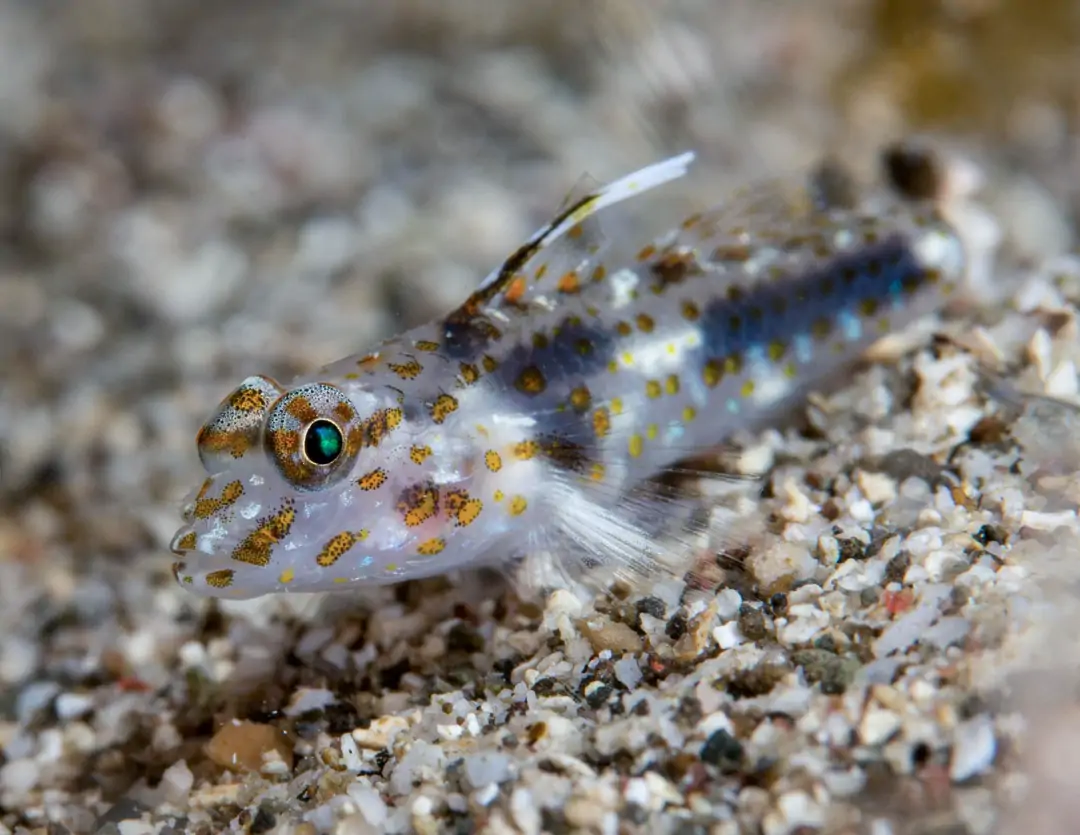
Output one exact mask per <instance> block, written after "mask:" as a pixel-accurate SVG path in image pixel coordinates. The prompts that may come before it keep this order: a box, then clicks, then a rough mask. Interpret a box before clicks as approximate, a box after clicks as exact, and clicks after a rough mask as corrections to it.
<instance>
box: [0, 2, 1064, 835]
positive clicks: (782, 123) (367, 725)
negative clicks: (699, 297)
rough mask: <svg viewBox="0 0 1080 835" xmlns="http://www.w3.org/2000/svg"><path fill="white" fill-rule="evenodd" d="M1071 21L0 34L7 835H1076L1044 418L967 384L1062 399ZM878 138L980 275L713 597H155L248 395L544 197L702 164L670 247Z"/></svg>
mask: <svg viewBox="0 0 1080 835" xmlns="http://www.w3.org/2000/svg"><path fill="white" fill-rule="evenodd" d="M1072 6H1075V4H1068V3H1065V4H1061V3H1054V2H1048V3H1046V4H1039V5H1037V6H1033V7H1032V10H1030V11H1024V9H1023V7H1022V6H1021V4H1017V3H1015V2H1007V1H1006V0H1002V2H996V3H969V2H952V3H940V4H939V3H933V2H922V0H920V2H917V3H905V4H900V5H898V4H897V3H890V2H880V3H879V2H874V3H858V2H854V1H853V0H850V1H849V2H840V0H829V2H815V3H796V2H775V3H760V2H753V3H752V2H749V0H746V2H730V3H720V2H714V3H709V2H705V0H684V1H683V2H664V3H652V4H650V3H647V2H645V0H640V2H630V0H626V2H625V3H595V4H592V5H588V4H583V3H580V2H561V0H548V2H528V3H499V2H497V0H490V2H480V0H460V2H457V3H440V2H436V0H400V1H399V2H396V3H391V2H389V0H385V2H374V0H373V2H368V3H362V2H356V3H348V2H344V1H343V0H342V1H341V2H331V1H330V0H315V2H304V3H300V2H297V3H287V2H267V3H230V4H225V3H222V4H208V3H196V2H193V0H154V2H143V3H139V4H130V3H126V2H124V0H79V2H78V3H60V2H49V0H42V2H36V3H29V2H14V0H8V1H7V2H3V3H0V361H2V367H3V373H2V375H0V569H2V572H0V634H2V638H0V832H5V833H6V832H67V831H71V832H106V833H122V835H137V834H140V835H141V833H155V832H160V833H166V832H169V833H173V832H177V833H178V832H199V833H211V832H221V831H237V832H251V833H269V832H280V833H290V832H291V833H320V832H334V833H342V834H343V835H345V834H346V833H347V834H348V835H361V833H379V832H387V833H403V832H413V831H415V832H418V833H437V832H447V833H469V832H478V833H479V832H485V833H524V835H533V833H540V832H550V833H571V832H573V833H578V832H580V833H604V835H607V833H612V834H614V833H646V832H647V833H650V835H669V833H670V835H675V834H676V833H678V835H691V833H695V834H696V833H715V834H716V835H734V833H759V832H760V833H764V835H781V833H792V835H794V833H799V834H800V835H809V833H816V832H828V833H872V834H873V835H889V833H897V835H900V833H927V835H929V833H935V835H945V833H948V835H960V833H973V835H982V834H983V833H1016V832H1022V833H1025V835H1035V834H1036V833H1040V834H1041V833H1065V832H1072V831H1076V830H1077V827H1078V826H1080V824H1078V823H1077V820H1080V799H1078V794H1080V793H1078V792H1077V788H1078V787H1080V778H1078V777H1077V774H1078V771H1077V765H1078V761H1080V757H1078V755H1077V753H1076V751H1077V750H1078V748H1080V710H1078V706H1077V701H1076V693H1077V692H1078V690H1077V684H1078V683H1080V682H1078V681H1077V676H1076V674H1075V671H1076V669H1077V661H1078V660H1080V653H1078V652H1077V640H1076V636H1077V634H1078V632H1080V629H1078V627H1080V617H1077V615H1076V614H1075V612H1076V609H1077V605H1076V594H1077V589H1078V588H1080V586H1078V584H1077V581H1078V580H1080V571H1078V569H1077V563H1076V556H1077V544H1078V536H1077V516H1076V508H1077V502H1078V501H1080V491H1078V489H1077V486H1076V483H1075V479H1074V478H1073V475H1074V472H1075V468H1076V465H1077V462H1078V461H1080V456H1077V455H1075V449H1076V444H1075V440H1074V438H1073V433H1072V428H1073V427H1072V424H1073V417H1072V414H1071V412H1070V411H1069V410H1068V409H1067V408H1063V407H1054V406H1051V405H1047V404H1042V405H1040V406H1039V407H1038V408H1034V407H1032V406H1031V404H1028V405H1027V406H1026V407H1024V408H1026V411H1020V410H1018V409H1016V408H1013V407H1011V406H1010V407H1008V408H1006V407H1005V406H1004V405H1003V404H1002V403H1001V402H1000V401H997V400H994V399H992V398H990V397H988V396H987V395H986V393H985V391H983V390H982V389H981V388H980V387H979V377H978V374H977V373H976V367H977V366H976V357H977V356H979V357H980V358H981V359H987V358H990V359H994V358H995V353H996V355H997V356H996V359H997V360H998V361H1001V362H1004V363H1007V364H1008V366H1009V367H1010V369H1011V373H1012V375H1013V380H1014V381H1015V382H1016V383H1017V384H1019V385H1021V386H1022V387H1024V388H1025V390H1027V391H1031V392H1039V391H1042V392H1047V393H1052V394H1055V395H1057V396H1058V397H1061V398H1064V399H1066V400H1069V399H1072V400H1076V395H1077V372H1076V365H1075V364H1076V362H1077V361H1078V360H1080V343H1078V339H1077V326H1076V323H1075V303H1076V301H1077V299H1078V298H1080V261H1077V260H1075V259H1073V258H1072V257H1070V256H1069V255H1068V252H1069V251H1070V249H1071V248H1072V246H1073V242H1074V226H1073V222H1072V218H1073V217H1075V210H1076V208H1077V205H1078V202H1077V194H1078V193H1080V192H1078V188H1077V184H1078V183H1080V164H1078V163H1080V144H1078V141H1077V133H1076V128H1075V126H1076V124H1077V120H1078V119H1080V97H1078V96H1077V93H1076V88H1075V84H1074V83H1070V82H1069V81H1068V79H1070V78H1075V77H1076V74H1075V70H1076V62H1077V55H1078V54H1080V47H1078V46H1077V44H1078V41H1077V39H1076V34H1077V21H1076V19H1075V16H1076V14H1077V12H1076V10H1075V9H1072V10H1071V11H1070V8H1071V7H1072ZM913 131H922V132H925V133H930V134H934V135H935V137H936V141H938V142H940V143H941V146H942V147H943V148H945V149H947V150H948V152H949V153H950V154H953V155H954V156H953V157H951V158H953V159H958V160H966V161H967V162H966V163H965V164H966V165H968V166H969V168H968V169H963V167H961V169H960V170H968V171H969V172H970V171H977V172H979V173H980V175H981V178H982V180H981V186H980V188H979V190H978V191H976V192H974V195H973V199H974V200H975V203H974V204H973V205H969V206H967V207H966V208H965V209H964V215H963V216H964V217H966V218H967V221H968V224H969V228H970V231H971V234H972V240H974V241H976V242H977V243H979V245H980V246H983V247H984V248H985V247H986V246H987V245H988V244H990V243H991V242H993V241H994V240H995V239H997V240H999V242H1000V246H999V248H998V249H997V252H996V254H997V257H996V259H994V260H993V261H989V260H986V259H984V260H981V261H980V262H979V264H978V267H977V272H978V275H977V278H978V279H979V280H978V281H977V282H976V287H977V293H976V296H977V298H976V303H975V304H973V305H969V306H967V307H966V308H964V309H962V310H960V311H959V312H957V313H954V314H952V315H951V316H950V317H949V318H946V319H943V320H938V321H935V322H930V323H928V324H927V325H926V326H925V327H923V328H921V329H919V332H918V334H917V335H916V336H915V337H913V338H912V339H911V340H909V341H908V342H907V344H905V345H903V346H901V348H900V349H899V350H894V351H891V352H886V353H884V354H883V355H882V357H881V359H880V361H878V362H876V363H874V364H867V365H865V366H863V367H862V368H861V369H860V370H859V372H858V373H857V374H855V375H853V377H852V378H851V380H850V381H849V383H848V384H847V386H846V387H844V388H842V389H840V390H837V391H834V392H830V393H829V394H828V396H827V397H822V398H819V399H817V400H816V401H815V402H814V404H813V406H812V407H810V408H808V409H807V410H805V414H803V415H801V416H798V417H799V420H797V421H796V428H793V429H789V430H785V431H784V432H780V431H767V432H764V433H762V434H761V435H759V436H757V437H751V438H744V439H743V441H744V443H745V445H746V446H747V447H748V448H749V449H752V450H754V451H755V455H757V456H758V458H757V460H758V461H765V462H767V463H768V464H769V465H770V470H769V473H768V475H767V477H766V480H765V484H764V485H763V491H762V492H763V498H761V500H760V504H759V506H758V512H759V516H760V519H761V520H762V522H761V528H760V529H759V530H756V531H755V534H754V536H753V537H752V538H751V540H750V541H749V542H748V543H747V547H746V548H745V549H743V552H742V557H743V565H742V569H741V570H740V571H728V572H727V573H725V574H723V575H722V577H723V579H724V583H723V584H722V585H721V586H720V587H719V588H718V589H717V591H716V592H715V593H709V594H706V595H704V596H703V597H702V596H698V597H697V598H695V599H693V600H688V599H685V598H684V595H683V591H684V589H683V586H682V585H681V584H680V583H679V582H675V581H672V582H664V583H660V584H658V585H657V586H656V587H655V588H651V589H646V590H645V591H644V592H640V593H639V592H635V593H633V594H631V595H630V596H628V597H626V598H625V599H614V600H612V599H604V598H599V599H597V600H595V601H590V600H585V601H582V600H578V599H576V598H574V597H573V596H571V595H569V594H568V593H566V592H556V593H553V594H550V595H548V596H540V597H538V598H536V599H534V600H524V601H523V600H519V599H518V598H517V597H516V596H515V595H514V594H513V593H512V592H511V591H509V590H508V589H506V588H503V587H502V586H500V585H498V584H495V583H491V582H489V581H487V580H482V579H478V578H477V577H472V576H465V577H462V578H453V579H452V581H445V580H436V581H430V582H425V583H415V584H410V585H406V586H402V587H399V588H391V589H382V590H378V591H375V592H372V593H370V594H364V595H356V596H352V595H350V596H346V597H338V598H336V599H335V600H334V601H333V608H332V609H326V608H320V607H319V605H318V604H317V602H313V601H312V600H310V599H309V598H302V597H290V598H288V599H285V598H266V599H261V600H257V601H254V602H251V603H246V604H243V605H240V604H229V605H220V606H219V605H216V604H213V603H210V602H208V601H205V600H202V599H198V598H196V597H194V596H192V595H190V594H188V593H186V592H184V591H182V590H181V589H179V588H177V587H176V586H175V585H174V583H173V581H172V578H171V576H170V573H169V565H170V562H171V558H170V555H169V553H168V550H167V547H166V546H167V542H168V540H169V537H170V535H171V533H172V531H173V530H174V528H175V527H176V524H177V516H178V510H177V506H178V502H179V500H180V499H181V497H182V496H183V495H184V494H185V493H186V492H187V491H188V490H189V489H190V488H191V487H192V486H194V485H197V484H198V483H199V481H200V478H201V477H200V468H199V464H198V460H197V458H196V455H195V448H194V443H193V439H194V434H195V431H196V429H197V428H198V426H199V425H200V423H201V421H202V420H203V419H204V418H205V417H206V415H207V414H208V412H209V411H210V409H211V408H212V407H213V406H214V405H215V404H216V403H217V402H218V400H219V399H220V398H221V397H222V396H223V395H224V394H226V393H227V392H228V391H229V390H231V389H232V388H233V386H235V385H236V383H237V382H239V381H240V380H241V379H242V378H244V377H245V376H247V375H248V374H250V373H255V372H265V373H269V374H272V375H274V376H275V377H277V378H279V379H282V378H283V379H288V378H289V377H291V376H292V375H293V374H295V373H300V372H303V371H306V370H310V369H313V368H315V367H317V366H318V365H319V364H321V363H323V362H326V361H329V360H331V359H336V358H337V357H339V356H343V355H345V354H348V353H353V352H355V351H358V350H361V349H362V348H365V347H368V346H370V345H372V344H373V343H374V342H375V341H376V340H377V339H379V338H381V337H384V336H387V335H390V334H392V333H393V332H394V331H396V330H399V329H402V328H404V327H406V326H408V325H411V324H415V323H418V322H421V321H423V320H425V319H426V318H428V317H430V316H433V315H436V314H440V313H443V312H446V311H447V310H448V309H449V308H450V307H451V306H453V305H454V304H455V303H456V302H458V301H460V300H461V299H462V298H463V297H464V296H465V295H466V294H467V293H468V291H469V290H470V288H471V287H472V286H473V285H474V284H475V283H476V282H477V280H478V279H479V278H480V277H481V276H483V275H484V274H485V273H486V272H487V271H488V270H489V269H491V267H492V266H494V265H495V264H497V263H498V262H499V261H501V259H502V258H503V257H505V255H506V254H507V253H508V252H510V251H511V250H512V249H513V248H514V247H515V246H516V245H517V244H518V243H520V241H521V240H522V238H523V237H524V236H525V235H527V234H528V233H530V232H531V231H532V230H533V229H534V228H536V227H537V226H538V225H539V224H540V223H542V222H543V221H544V220H545V219H546V217H547V216H548V215H549V214H550V213H551V211H552V210H553V209H554V208H556V207H558V206H559V205H560V203H561V201H562V200H563V198H564V197H565V195H566V194H567V192H568V191H570V190H571V189H572V188H574V186H575V185H577V184H579V183H580V182H581V180H582V176H583V175H589V176H590V177H591V178H593V181H595V180H606V179H609V178H612V177H615V176H618V175H621V174H623V173H626V172H627V171H630V170H633V169H634V168H637V167H639V166H641V165H643V164H645V163H647V162H650V161H652V160H653V159H655V158H658V157H659V156H660V155H662V154H664V153H667V152H671V151H678V150H683V149H685V148H694V149H696V150H698V151H699V153H700V161H699V164H698V167H697V169H695V175H694V177H693V178H691V180H690V181H689V182H687V183H684V184H683V185H682V186H681V191H680V190H675V191H673V192H671V194H670V195H669V196H666V197H661V198H657V200H656V201H655V203H653V204H650V205H651V206H652V207H654V208H655V211H656V212H657V213H658V215H657V216H659V217H665V218H671V219H675V218H676V217H677V216H678V213H679V211H681V210H682V209H683V208H685V207H686V206H690V205H695V206H696V205H700V204H701V203H702V201H705V202H709V201H716V200H718V199H720V198H722V196H723V194H724V192H725V190H727V189H728V188H730V187H731V186H733V185H734V184H738V183H743V182H746V181H748V180H753V179H755V178H758V177H761V176H763V175H772V174H785V173H788V172H793V171H794V172H797V171H799V170H800V169H803V168H805V167H806V166H808V165H810V164H813V163H814V162H816V161H817V160H819V159H821V158H822V157H823V156H825V155H833V156H835V157H839V158H841V159H844V160H845V161H847V162H849V163H851V164H852V166H853V167H854V168H855V169H856V170H858V171H861V172H863V173H866V172H869V171H871V170H872V169H873V166H874V160H875V158H876V154H877V152H878V151H879V149H880V148H881V146H882V144H883V143H885V142H888V141H891V140H893V139H896V138H897V137H901V136H905V135H907V134H908V133H910V132H913ZM988 252H989V250H988V249H984V250H983V255H986V254H987V253H988ZM935 332H938V333H949V334H951V335H952V336H953V337H954V338H959V339H962V340H964V341H963V345H964V346H965V347H964V348H959V347H956V345H955V344H954V343H950V342H948V341H946V340H942V339H933V338H932V334H933V333H935Z"/></svg>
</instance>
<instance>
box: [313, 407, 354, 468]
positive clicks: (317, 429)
mask: <svg viewBox="0 0 1080 835" xmlns="http://www.w3.org/2000/svg"><path fill="white" fill-rule="evenodd" d="M344 448H345V437H344V436H343V435H342V434H341V429H339V428H338V425H337V424H336V423H334V422H333V421H330V420H326V419H324V418H320V419H319V420H316V421H315V422H314V423H312V424H311V425H310V426H309V427H308V428H307V432H305V433H304V455H305V456H306V457H307V459H308V461H310V462H311V463H312V464H317V465H318V466H320V467H328V466H329V465H331V464H333V463H334V462H335V461H337V459H338V456H340V455H341V451H342V450H343V449H344Z"/></svg>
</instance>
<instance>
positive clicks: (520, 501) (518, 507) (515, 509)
mask: <svg viewBox="0 0 1080 835" xmlns="http://www.w3.org/2000/svg"><path fill="white" fill-rule="evenodd" d="M528 508H529V503H528V501H526V499H525V497H524V496H520V495H519V496H514V497H513V498H512V499H510V507H509V508H508V510H509V511H510V515H511V516H520V515H521V514H522V513H524V512H525V511H526V510H528Z"/></svg>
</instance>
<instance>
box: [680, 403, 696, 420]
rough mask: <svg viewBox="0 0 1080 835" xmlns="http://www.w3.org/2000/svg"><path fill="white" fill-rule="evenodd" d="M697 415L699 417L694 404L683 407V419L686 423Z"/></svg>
mask: <svg viewBox="0 0 1080 835" xmlns="http://www.w3.org/2000/svg"><path fill="white" fill-rule="evenodd" d="M696 417H697V409H695V408H694V407H693V406H684V407H683V410H682V419H683V420H684V421H685V422H686V423H689V422H690V421H692V420H693V419H694V418H696Z"/></svg>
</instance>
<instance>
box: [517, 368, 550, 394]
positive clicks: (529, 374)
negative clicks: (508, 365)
mask: <svg viewBox="0 0 1080 835" xmlns="http://www.w3.org/2000/svg"><path fill="white" fill-rule="evenodd" d="M514 386H515V387H516V388H517V390H518V391H520V392H522V393H524V394H540V393H541V392H543V390H544V389H545V388H547V380H546V379H545V378H544V374H543V372H542V371H541V370H540V369H539V368H537V367H536V366H535V365H530V366H528V367H527V368H525V369H523V370H522V372H521V373H520V374H519V375H518V378H517V382H515V384H514Z"/></svg>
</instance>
